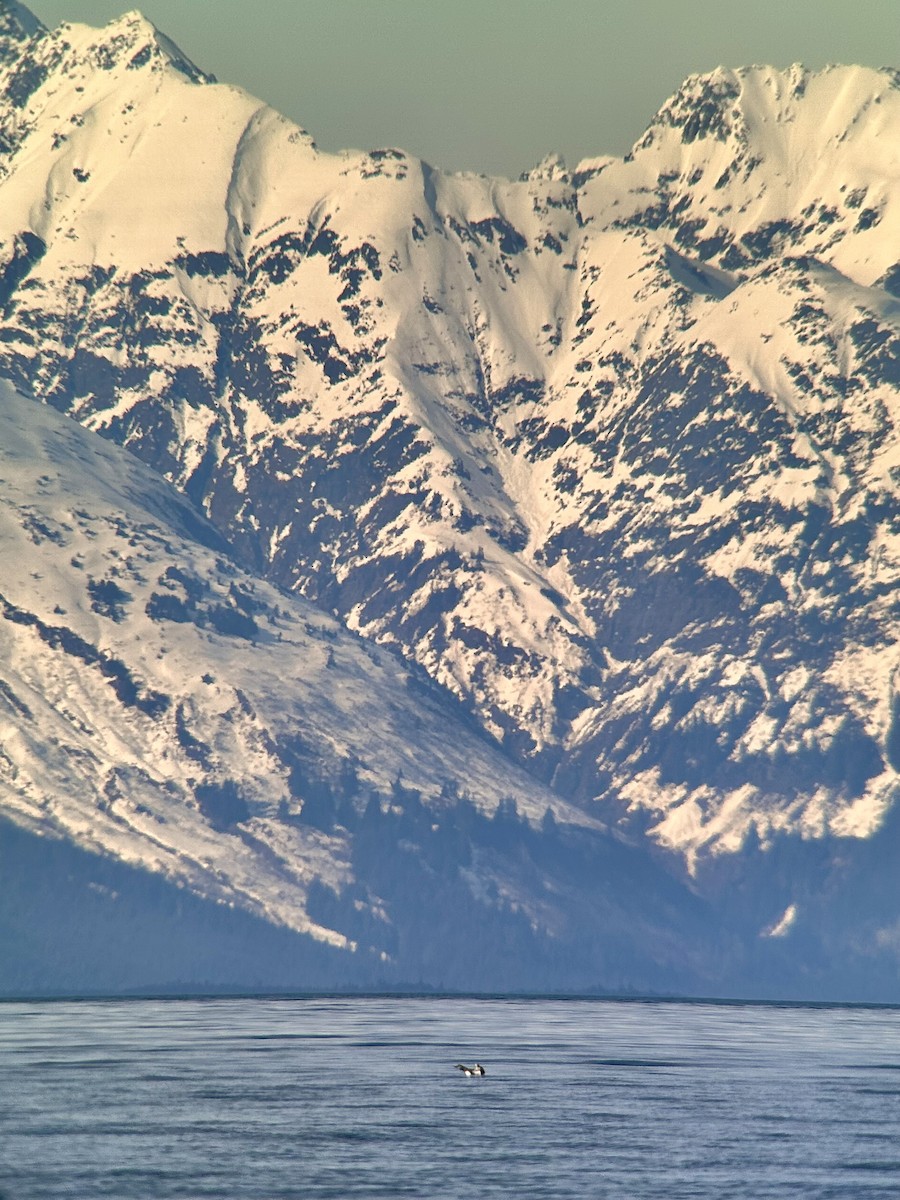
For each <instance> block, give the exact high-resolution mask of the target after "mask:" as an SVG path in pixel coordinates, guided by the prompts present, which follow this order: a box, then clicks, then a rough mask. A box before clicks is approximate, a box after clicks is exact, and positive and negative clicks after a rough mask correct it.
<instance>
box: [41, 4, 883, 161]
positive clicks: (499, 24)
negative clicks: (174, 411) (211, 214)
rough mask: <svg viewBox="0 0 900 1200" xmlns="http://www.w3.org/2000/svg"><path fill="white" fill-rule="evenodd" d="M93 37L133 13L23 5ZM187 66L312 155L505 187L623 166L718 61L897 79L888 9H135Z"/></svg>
mask: <svg viewBox="0 0 900 1200" xmlns="http://www.w3.org/2000/svg"><path fill="white" fill-rule="evenodd" d="M25 2H26V3H28V6H29V7H30V8H31V9H32V11H33V12H34V13H35V15H36V16H38V17H40V19H41V20H42V21H43V22H44V24H46V25H50V26H53V25H56V24H57V23H58V22H60V21H63V20H68V21H82V22H85V23H87V24H91V25H104V24H105V23H106V22H107V21H109V20H111V19H113V18H114V17H116V16H119V15H121V14H122V13H123V12H124V11H127V10H128V9H129V8H133V7H134V6H135V0H33V2H31V3H29V0H25ZM137 3H138V4H139V5H140V7H141V9H142V11H143V12H144V14H145V16H147V17H148V18H149V19H150V20H151V21H153V23H154V24H155V25H157V26H158V27H159V28H160V29H161V30H162V31H163V32H164V33H166V34H168V36H169V37H170V38H172V40H173V41H175V42H177V43H178V45H179V46H180V47H181V49H182V50H183V51H184V52H185V53H186V54H187V55H188V57H189V58H191V59H193V60H194V62H196V63H197V65H198V66H199V67H202V68H203V69H204V70H205V71H209V72H211V73H212V74H214V75H215V76H216V77H217V78H218V79H220V80H221V81H222V82H225V83H236V84H239V85H240V86H241V87H244V88H246V89H247V90H248V91H250V92H252V93H253V94H254V95H255V96H257V97H259V98H260V99H262V100H265V101H267V102H268V103H269V104H271V105H272V106H273V107H275V108H277V109H279V110H280V111H281V112H283V113H285V114H286V115H287V116H289V117H291V118H292V119H293V120H295V121H297V122H298V123H299V124H300V125H302V126H303V127H304V128H305V129H307V130H308V131H309V133H310V134H312V136H313V137H314V138H315V140H316V141H317V142H318V144H319V145H320V146H321V147H322V148H323V149H325V150H338V149H342V148H345V147H353V148H358V149H367V150H368V149H375V148H377V147H385V146H398V147H401V148H402V149H404V150H408V151H410V152H411V153H413V154H416V155H418V156H420V157H422V158H425V159H427V160H428V161H429V162H430V163H432V164H433V165H434V166H437V167H443V168H445V169H447V170H473V171H482V172H485V173H489V174H506V175H510V176H515V175H518V174H519V173H520V172H521V171H524V170H527V169H528V168H529V167H531V166H534V165H535V164H536V163H537V162H539V161H540V160H541V159H542V158H543V157H544V156H545V155H546V154H548V153H550V152H552V151H558V152H559V153H561V154H563V155H564V157H565V158H566V160H567V162H568V163H569V164H570V165H572V166H574V165H575V163H577V162H578V161H579V160H580V159H582V158H587V157H593V156H596V155H599V154H622V153H624V152H626V151H627V150H628V148H629V147H630V146H631V145H632V143H633V142H635V141H636V140H637V138H638V137H639V136H640V134H641V132H642V130H643V129H644V127H645V126H646V124H647V123H648V122H649V120H650V118H651V117H652V116H653V114H654V112H655V111H656V110H657V108H659V106H660V104H662V102H663V101H664V100H665V99H666V98H667V97H668V96H669V95H671V93H672V92H673V91H674V90H675V89H676V88H677V87H678V85H679V84H680V83H681V81H682V80H683V79H684V78H685V76H687V75H689V74H691V73H692V72H696V71H709V70H712V69H713V68H714V67H716V66H718V65H720V64H722V65H725V66H743V65H747V64H751V63H772V64H774V65H775V66H779V67H786V66H789V65H790V64H791V63H792V62H803V63H805V64H806V65H807V66H809V67H821V66H824V65H825V64H826V63H829V62H858V63H863V64H867V65H869V66H893V67H898V68H900V0H740V2H738V0H137Z"/></svg>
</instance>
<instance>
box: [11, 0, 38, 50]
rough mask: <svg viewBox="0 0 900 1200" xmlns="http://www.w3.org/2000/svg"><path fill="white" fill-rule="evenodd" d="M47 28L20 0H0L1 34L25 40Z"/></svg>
mask: <svg viewBox="0 0 900 1200" xmlns="http://www.w3.org/2000/svg"><path fill="white" fill-rule="evenodd" d="M45 32H46V29H45V28H44V26H43V25H42V24H41V22H40V21H39V20H38V19H37V17H36V16H35V15H34V13H33V12H32V11H31V10H30V9H28V8H26V7H25V5H24V4H19V3H18V0H0V36H3V37H12V38H15V39H16V40H17V41H25V40H26V39H27V38H33V37H34V36H35V35H36V34H40V33H45Z"/></svg>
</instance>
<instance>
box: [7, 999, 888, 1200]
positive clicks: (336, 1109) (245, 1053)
mask: <svg viewBox="0 0 900 1200" xmlns="http://www.w3.org/2000/svg"><path fill="white" fill-rule="evenodd" d="M475 1060H480V1061H481V1062H483V1063H484V1064H485V1066H486V1068H487V1074H486V1075H485V1077H484V1078H480V1079H479V1078H473V1079H467V1078H465V1077H464V1076H463V1075H462V1073H461V1072H459V1071H456V1070H455V1069H454V1064H455V1063H456V1062H458V1061H463V1062H469V1061H471V1062H474V1061H475ZM0 1195H2V1200H49V1198H56V1197H78V1198H79V1200H95V1198H99V1197H115V1198H117V1200H130V1198H140V1200H155V1198H157V1197H160V1198H163V1197H192V1198H194V1197H196V1198H199V1197H218V1198H220V1200H231V1198H234V1200H238V1198H240V1200H280V1198H287V1197H292V1198H298V1200H299V1198H301V1197H302V1198H303V1200H317V1198H320V1197H323V1198H324V1197H341V1198H343V1197H347V1198H348V1200H350V1198H354V1197H360V1198H362V1197H397V1198H400V1197H406V1196H409V1197H416V1198H417V1200H431V1198H438V1197H440V1198H442V1200H443V1198H447V1200H450V1198H453V1197H463V1196H465V1197H478V1198H484V1200H490V1198H492V1197H500V1196H503V1197H522V1198H528V1197H535V1198H536V1197H541V1198H542V1200H554V1198H559V1200H563V1198H565V1200H568V1198H570V1197H571V1198H574V1197H579V1198H581V1197H592V1198H605V1197H609V1198H610V1200H613V1198H615V1200H651V1198H652V1200H663V1198H665V1200H678V1198H681V1197H684V1198H690V1200H706V1198H709V1200H713V1198H715V1200H723V1198H724V1197H729V1198H731V1197H735V1198H737V1197H747V1198H748V1200H765V1198H766V1197H772V1198H777V1200H785V1198H786V1197H791V1198H794V1197H797V1198H803V1197H809V1198H810V1200H812V1198H815V1200H827V1198H831V1197H833V1198H835V1200H857V1198H859V1200H874V1198H876V1197H884V1198H887V1197H891V1200H896V1198H897V1197H898V1196H900V1011H897V1010H892V1009H869V1008H798V1007H767V1006H749V1005H748V1006H740V1005H711V1004H682V1003H672V1002H612V1001H583V1000H510V999H496V1000H471V999H434V998H427V999H419V998H390V999H381V998H376V999H372V998H352V999H348V998H340V999H331V998H328V999H324V998H317V999H298V1000H270V999H249V1000H248V999H217V1000H177V1001H175V1000H172V1001H151V1000H146V1001H143V1000H141V1001H89V1002H88V1001H85V1002H57V1003H51V1002H48V1003H7V1004H2V1005H0Z"/></svg>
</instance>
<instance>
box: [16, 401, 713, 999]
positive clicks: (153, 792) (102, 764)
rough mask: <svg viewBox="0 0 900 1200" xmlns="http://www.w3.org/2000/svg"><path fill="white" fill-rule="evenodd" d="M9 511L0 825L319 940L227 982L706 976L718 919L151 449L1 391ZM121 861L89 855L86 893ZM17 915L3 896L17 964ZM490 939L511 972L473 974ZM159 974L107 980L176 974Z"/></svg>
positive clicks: (301, 942) (495, 965) (123, 888)
mask: <svg viewBox="0 0 900 1200" xmlns="http://www.w3.org/2000/svg"><path fill="white" fill-rule="evenodd" d="M0 497H2V504H0V546H2V548H3V584H2V590H0V788H2V815H3V817H5V819H6V820H7V821H11V822H12V823H13V824H14V825H15V826H16V827H17V828H18V829H19V830H20V831H24V832H26V833H30V834H33V835H34V836H36V837H39V838H40V839H42V841H43V843H44V845H45V846H49V845H50V843H51V842H60V841H62V842H65V843H70V844H72V845H74V846H76V847H79V848H80V850H82V851H84V850H87V851H90V852H92V855H93V856H97V855H100V856H103V858H104V859H105V860H112V861H114V862H115V863H117V864H120V865H126V866H129V867H132V868H137V869H139V870H140V872H142V873H145V874H146V873H148V872H149V873H150V874H152V875H158V876H160V877H161V878H162V879H163V880H165V881H167V883H169V884H171V885H174V887H175V888H176V889H179V890H181V891H183V892H184V893H185V894H188V895H190V896H191V897H202V898H204V899H205V900H206V901H212V902H214V903H215V904H216V905H217V906H218V907H219V908H221V909H225V910H227V911H232V910H235V911H237V912H238V913H240V914H241V915H242V918H244V917H246V915H247V914H250V915H251V916H252V917H254V918H256V919H257V921H258V922H260V923H261V927H268V928H269V929H278V930H282V931H285V932H287V931H291V932H293V933H294V934H300V935H303V938H300V939H294V943H293V949H291V950H289V951H288V952H286V953H285V952H284V951H282V953H283V954H285V957H284V958H283V959H282V960H281V961H277V962H276V963H274V964H273V963H271V962H268V961H267V960H266V958H265V956H264V955H263V956H260V959H259V961H255V960H254V959H253V958H252V956H249V957H248V954H247V952H246V951H244V953H243V959H242V960H241V963H240V966H239V967H238V966H236V965H235V963H234V962H232V963H231V964H230V966H229V967H228V969H229V970H230V971H231V972H232V973H231V974H227V975H225V976H224V982H227V983H238V982H240V979H241V974H240V971H244V972H246V971H247V970H248V969H250V970H252V971H253V972H254V975H253V976H252V977H261V978H262V979H263V980H264V981H266V980H267V981H268V983H269V985H270V986H271V985H272V984H273V982H274V983H279V982H280V983H285V982H287V981H291V982H293V985H294V986H298V985H302V984H304V983H306V984H308V982H309V978H310V973H311V972H312V978H313V979H314V980H316V981H318V982H320V983H321V982H323V981H324V982H329V983H331V984H332V985H334V984H335V983H339V982H344V983H346V982H367V983H371V982H372V980H373V979H376V978H380V979H382V980H385V981H390V980H392V979H394V980H396V979H397V978H401V979H408V980H412V981H417V980H419V979H425V980H426V981H427V982H430V983H432V984H434V983H438V982H441V981H443V982H444V983H446V984H451V983H452V984H453V985H454V986H457V987H459V986H464V985H465V984H466V982H467V980H472V981H475V982H477V984H478V985H479V986H494V987H497V986H500V985H501V984H502V982H503V979H504V978H505V977H506V976H510V975H511V977H512V978H518V981H519V984H520V985H523V986H534V985H535V983H536V982H537V981H539V980H540V978H541V974H542V972H546V971H547V970H548V962H549V961H553V960H555V961H556V968H555V969H556V970H557V971H558V972H560V973H561V975H560V977H561V978H563V979H565V978H568V979H569V980H570V982H572V981H575V980H580V982H581V985H582V986H586V985H589V984H590V983H591V982H592V981H593V982H597V981H599V980H600V978H601V975H602V972H603V971H604V969H609V968H610V967H611V968H612V969H613V970H614V971H615V972H616V973H617V978H618V979H619V981H620V983H621V981H622V979H623V978H633V977H634V973H635V972H637V973H638V976H637V977H640V973H641V972H644V978H645V979H650V978H652V971H653V970H661V971H662V972H663V974H664V975H665V974H671V976H672V978H673V979H674V978H680V979H685V978H687V977H688V976H689V974H690V971H688V972H685V967H684V964H683V961H682V960H684V959H685V957H689V956H690V954H691V950H690V946H691V944H692V943H696V947H695V948H699V946H700V945H701V944H702V943H703V940H704V939H705V938H706V937H707V935H706V934H702V936H701V925H702V923H701V922H699V920H698V919H697V918H698V914H699V913H700V911H701V909H702V906H701V905H699V904H698V903H697V902H696V901H695V900H694V899H693V898H692V897H691V896H690V895H689V894H688V893H687V891H686V890H685V889H684V888H683V887H681V886H680V885H678V884H677V883H674V882H673V881H670V880H667V879H666V877H665V875H664V874H663V872H662V871H661V870H660V869H659V867H658V866H653V865H652V864H651V863H650V861H649V860H648V858H647V856H646V854H643V853H641V852H640V850H634V849H629V848H628V847H627V846H625V845H623V844H621V843H620V842H618V841H616V840H614V839H612V838H611V837H609V836H608V835H607V834H605V833H604V831H603V830H602V829H600V828H599V826H598V824H597V822H596V821H595V820H592V819H591V818H590V817H588V816H586V815H585V814H584V813H583V812H581V811H580V810H578V809H577V808H574V807H573V806H571V805H569V804H566V803H565V802H564V801H562V800H561V799H560V798H559V797H558V796H556V795H555V794H554V793H552V792H551V791H550V790H549V789H547V788H546V787H545V786H543V785H542V784H540V783H538V782H536V781H534V780H532V779H530V778H529V777H528V776H527V774H526V773H525V772H524V771H523V770H521V769H520V768H516V767H515V766H514V765H513V764H512V763H511V762H509V761H508V760H506V759H505V758H504V756H503V755H502V754H501V752H500V751H499V750H498V749H496V748H495V747H494V746H493V745H492V744H491V743H490V741H489V740H488V739H487V738H485V737H484V735H483V734H481V733H480V731H479V730H478V729H477V727H475V726H474V725H472V724H471V723H470V722H467V721H466V720H465V719H464V716H463V714H459V713H454V712H453V711H452V710H451V706H450V704H449V703H448V700H447V697H446V696H444V695H443V694H442V693H441V692H440V691H439V690H438V689H437V688H435V687H434V686H433V685H432V684H431V683H430V682H429V681H428V679H427V677H426V676H424V674H423V673H421V672H415V671H410V669H408V668H406V667H404V666H403V664H402V663H401V662H400V661H399V660H398V659H397V658H396V657H395V656H394V655H392V654H391V653H389V652H387V651H385V650H382V649H379V648H377V647H375V646H374V645H373V644H371V643H367V642H364V641H362V640H361V639H360V638H358V637H357V636H355V635H354V634H352V633H349V632H348V631H346V630H345V629H343V628H342V627H341V626H340V624H339V623H338V622H337V621H335V620H334V619H333V618H331V617H329V616H327V615H325V614H323V613H322V612H321V611H320V610H317V609H316V608H314V607H313V606H312V605H311V604H310V603H309V602H308V601H306V600H304V599H302V598H295V597H291V596H290V595H287V594H285V593H283V592H280V591H278V590H276V589H275V588H274V587H272V586H271V585H269V584H266V583H263V582H262V581H260V580H258V579H255V578H254V577H252V576H250V575H248V574H247V573H246V572H244V571H242V570H241V569H240V568H239V567H237V566H236V565H235V564H234V562H233V561H232V560H231V559H230V558H229V557H228V553H227V550H226V548H225V547H224V545H223V544H222V541H221V538H220V537H219V535H218V534H217V533H216V532H215V530H214V529H213V528H212V527H211V526H209V525H208V523H207V522H206V521H205V520H204V519H203V518H202V516H200V515H199V514H198V513H197V512H196V511H195V510H194V508H193V506H192V505H191V503H190V501H187V500H185V499H184V498H183V497H181V496H180V495H179V494H178V493H177V492H175V491H174V489H173V488H172V487H171V486H170V485H168V484H166V483H165V482H164V481H163V480H162V479H160V477H159V476H158V475H156V474H155V473H154V472H153V471H151V470H150V469H149V468H147V467H146V466H144V465H143V464H142V463H140V462H139V461H138V460H137V459H135V458H134V457H133V456H131V455H130V454H128V453H127V452H126V451H124V450H122V449H121V448H119V447H118V446H115V445H110V444H108V443H106V442H104V441H103V440H102V439H101V438H99V437H98V436H97V435H96V434H94V433H92V432H90V431H88V430H84V429H81V428H80V427H79V426H78V425H76V424H75V423H74V422H72V421H70V420H69V419H68V418H66V417H64V416H61V415H60V414H58V413H56V412H54V410H53V409H51V408H49V407H45V406H42V405H38V404H36V403H35V402H34V401H33V400H31V399H25V398H22V397H19V396H16V395H15V393H13V392H12V391H11V389H10V388H9V385H6V384H4V385H0ZM4 836H5V837H6V838H9V836H10V833H9V831H8V830H7V831H6V833H5V835H4ZM17 836H18V838H19V840H21V836H22V834H21V833H20V834H19V835H17ZM3 840H4V839H3V837H0V846H2V844H3ZM29 853H30V856H31V857H36V856H37V850H36V849H35V848H32V850H31V851H30V852H29ZM48 853H49V854H51V855H52V854H56V855H57V856H58V855H59V853H60V851H59V850H58V849H56V850H54V849H52V848H51V849H49V850H48ZM0 859H2V853H0ZM585 861H587V862H589V863H590V864H591V874H592V876H593V878H587V879H585V880H583V881H582V882H581V883H580V884H579V886H578V887H577V888H576V887H573V880H572V872H573V871H575V872H578V871H580V872H582V873H584V870H585V868H584V862H585ZM73 869H75V868H73V867H72V865H71V864H70V865H69V866H68V867H67V868H66V871H67V872H71V871H72V870H73ZM110 869H111V868H110V867H109V866H108V865H106V866H101V865H99V863H98V861H97V859H96V857H94V858H92V859H87V860H85V859H81V860H80V865H79V866H78V868H77V870H76V875H78V876H79V877H82V876H83V880H82V883H83V887H82V891H83V890H84V888H85V887H87V888H88V890H89V891H90V890H92V889H91V888H90V886H89V885H90V884H91V883H94V884H95V887H94V889H93V890H96V874H97V872H98V871H100V872H101V875H102V873H103V872H104V871H106V872H108V871H109V870H110ZM119 873H120V874H122V872H121V870H120V872H119ZM6 875H7V872H4V877H6ZM126 875H127V872H126ZM85 881H86V882H85ZM7 883H8V880H7ZM58 886H59V881H58V880H45V881H44V882H43V883H40V884H39V883H38V882H37V881H36V880H35V879H33V878H32V879H31V880H30V881H28V882H27V884H26V891H28V890H31V891H34V890H39V888H45V889H49V890H50V891H51V893H52V892H53V891H55V889H56V888H57V887H58ZM100 886H101V889H102V890H105V891H107V892H110V891H112V892H124V894H125V897H126V899H127V898H128V897H130V896H131V893H132V892H134V890H135V888H136V887H137V890H138V892H139V893H140V892H141V890H142V889H144V890H146V888H147V887H148V884H147V881H146V880H143V881H142V882H141V883H140V884H139V885H136V884H135V882H134V879H133V878H132V880H131V882H129V883H119V884H116V885H113V886H110V885H108V884H101V885H100ZM604 893H605V895H604ZM115 899H116V896H115V895H114V896H112V901H114V900H115ZM18 900H19V902H20V903H21V902H22V901H23V897H22V896H21V895H19V896H18ZM82 900H83V897H82ZM128 902H129V904H133V905H134V906H135V907H136V908H138V909H139V908H140V907H141V905H140V904H138V903H137V902H136V901H134V900H130V899H129V900H128ZM665 904H668V905H672V906H674V910H675V911H677V912H678V919H677V920H673V919H671V916H666V915H664V914H663V912H662V906H664V905H665ZM120 907H121V906H120ZM692 914H693V915H692ZM685 918H686V919H687V924H688V926H692V928H686V927H685V924H684V921H685ZM8 922H9V895H8V894H7V895H6V896H5V898H4V902H3V903H0V949H3V950H5V953H4V954H0V961H4V962H5V965H6V968H7V971H8V970H9V968H10V962H9V959H10V957H12V958H13V959H14V960H15V955H12V956H10V953H9V948H8V945H7V939H8V928H7V925H8ZM219 923H220V924H221V923H222V922H221V919H220V922H219ZM635 923H636V927H637V928H640V927H642V926H643V928H644V936H642V937H640V938H636V939H635V945H634V946H633V947H631V946H627V945H626V946H623V947H620V948H619V949H616V945H617V943H619V942H622V941H623V940H625V941H628V940H630V931H631V929H632V927H633V926H634V925H635ZM226 925H227V922H226ZM626 927H627V928H628V929H629V938H628V939H623V928H626ZM225 932H227V930H226V931H225ZM586 933H587V934H588V942H590V940H591V939H592V938H593V940H594V942H595V944H594V945H593V947H591V948H587V947H585V948H584V949H586V950H587V952H586V953H585V952H583V951H579V952H578V953H573V946H581V944H582V942H583V940H584V938H585V934H586ZM217 936H224V935H221V934H220V935H217ZM81 940H82V941H83V942H87V943H88V944H90V943H91V937H90V936H88V935H87V934H86V933H85V932H84V931H82V934H81ZM315 943H318V944H319V945H320V946H323V947H328V948H333V950H334V951H336V952H332V953H326V954H318V955H317V951H316V947H315ZM410 943H412V944H410ZM506 943H508V945H506ZM551 944H552V953H550V956H549V958H548V946H551ZM473 946H476V947H478V949H479V953H480V954H482V955H484V954H487V953H491V954H492V955H494V956H495V961H486V962H480V963H478V962H476V963H468V962H466V958H467V956H468V953H469V949H470V948H471V947H473ZM298 947H300V949H298ZM513 947H516V948H517V952H518V953H521V956H522V962H521V964H520V965H519V966H518V967H517V966H516V964H515V963H514V962H510V961H508V960H509V959H510V958H511V957H512V953H513ZM265 950H266V952H267V953H271V946H270V945H266V947H265ZM504 960H507V961H505V962H504ZM542 960H543V961H542ZM501 962H503V963H504V966H503V967H502V969H501V968H500V963H501ZM17 965H18V966H19V967H21V964H17ZM651 967H652V969H651ZM160 969H161V968H160V966H159V965H156V966H147V965H145V966H144V970H143V975H140V974H138V973H137V972H136V971H134V972H133V973H132V974H131V975H130V976H128V975H127V973H125V972H121V971H120V972H119V974H118V975H115V974H113V975H111V976H110V977H111V978H113V979H114V980H115V982H116V983H117V984H118V985H119V986H122V985H123V983H124V982H126V981H127V982H131V983H132V984H133V983H142V984H153V983H156V984H159V983H160V982H161V978H162V980H163V981H170V977H169V976H164V977H161V976H160V975H159V971H160ZM169 969H174V968H169ZM180 969H181V970H182V971H184V972H185V974H184V975H183V976H182V982H185V981H187V982H190V983H192V984H197V983H198V982H201V981H203V980H204V978H205V977H204V976H203V975H202V974H198V973H197V971H196V965H195V967H194V971H193V973H192V972H191V970H190V968H189V966H187V967H186V966H185V965H184V964H182V966H181V967H180ZM219 969H220V970H221V968H219ZM701 969H706V968H701ZM154 970H155V971H156V972H157V973H156V974H155V975H154V974H153V973H152V972H153V971H154ZM416 972H419V973H420V974H416ZM503 972H505V973H506V976H505V975H504V973H503ZM591 972H593V973H594V974H593V975H592V974H591ZM623 972H626V973H627V972H630V973H631V974H630V975H629V974H626V975H624V976H623ZM171 978H172V979H174V978H176V977H171ZM222 981H223V980H222V979H221V977H220V982H222ZM9 986H10V980H9V977H8V975H7V976H6V977H2V976H0V990H3V988H9ZM32 986H34V983H32ZM57 986H65V982H64V981H59V982H58V983H57ZM69 986H71V983H70V984H69Z"/></svg>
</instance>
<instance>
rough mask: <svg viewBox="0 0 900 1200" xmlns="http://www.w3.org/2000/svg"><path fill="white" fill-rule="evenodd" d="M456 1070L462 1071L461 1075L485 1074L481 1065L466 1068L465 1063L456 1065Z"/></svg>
mask: <svg viewBox="0 0 900 1200" xmlns="http://www.w3.org/2000/svg"><path fill="white" fill-rule="evenodd" d="M456 1069H457V1071H462V1073H463V1075H483V1074H484V1073H485V1072H484V1067H483V1066H482V1065H481V1063H476V1064H475V1066H474V1067H467V1066H466V1065H465V1063H457V1064H456Z"/></svg>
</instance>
